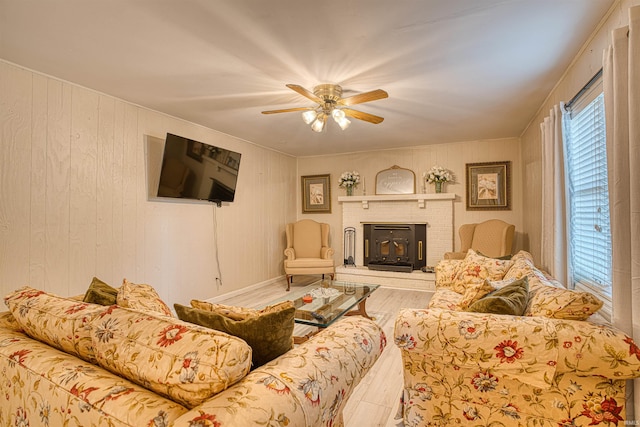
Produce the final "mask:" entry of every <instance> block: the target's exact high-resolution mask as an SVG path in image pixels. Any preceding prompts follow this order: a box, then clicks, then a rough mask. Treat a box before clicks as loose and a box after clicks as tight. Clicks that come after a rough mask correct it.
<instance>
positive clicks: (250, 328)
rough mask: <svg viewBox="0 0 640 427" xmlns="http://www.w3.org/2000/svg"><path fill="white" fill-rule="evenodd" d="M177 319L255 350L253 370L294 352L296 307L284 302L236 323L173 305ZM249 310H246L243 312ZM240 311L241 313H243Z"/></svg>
mask: <svg viewBox="0 0 640 427" xmlns="http://www.w3.org/2000/svg"><path fill="white" fill-rule="evenodd" d="M226 307H229V306H226ZM174 308H175V310H176V313H177V314H178V318H179V319H181V320H184V321H186V322H190V323H195V324H197V325H201V326H205V327H207V328H211V329H216V330H218V331H222V332H226V333H228V334H229V335H233V336H236V337H238V338H242V339H243V340H244V341H246V342H247V344H249V346H250V347H251V349H252V350H253V355H252V360H253V368H257V367H258V366H261V365H264V364H265V363H267V362H269V361H271V360H273V359H275V358H276V357H278V356H280V355H282V354H284V353H286V352H287V351H289V350H291V349H292V348H293V327H294V325H295V324H294V320H293V319H294V315H295V311H296V309H295V307H294V306H293V303H292V302H291V301H285V302H283V303H280V304H277V305H275V306H272V307H267V308H265V309H263V310H260V311H258V310H255V313H254V314H252V315H248V316H247V317H246V318H244V319H240V320H236V319H234V318H233V317H229V316H227V315H226V314H225V312H224V311H225V310H226V309H225V310H223V311H207V310H202V309H199V308H194V307H187V306H183V305H180V304H174ZM244 310H246V309H244ZM244 310H240V311H244Z"/></svg>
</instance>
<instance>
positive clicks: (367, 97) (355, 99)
mask: <svg viewBox="0 0 640 427" xmlns="http://www.w3.org/2000/svg"><path fill="white" fill-rule="evenodd" d="M388 96H389V94H388V93H387V92H385V91H384V90H382V89H376V90H372V91H371V92H365V93H359V94H357V95H353V96H350V97H348V98H342V99H341V100H339V101H338V104H340V105H355V104H362V103H363V102H370V101H376V100H378V99H384V98H387V97H388Z"/></svg>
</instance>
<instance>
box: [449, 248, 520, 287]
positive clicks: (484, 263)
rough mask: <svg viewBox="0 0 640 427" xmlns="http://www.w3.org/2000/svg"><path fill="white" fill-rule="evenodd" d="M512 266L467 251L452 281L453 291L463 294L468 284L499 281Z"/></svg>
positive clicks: (471, 250)
mask: <svg viewBox="0 0 640 427" xmlns="http://www.w3.org/2000/svg"><path fill="white" fill-rule="evenodd" d="M512 265H513V262H512V261H508V260H499V259H493V258H487V257H484V256H482V255H478V253H477V252H476V251H474V250H473V249H469V251H468V252H467V256H466V257H465V258H464V260H462V263H461V265H460V267H459V269H458V272H457V274H456V277H455V279H454V280H453V290H454V291H456V292H458V293H460V294H464V293H465V290H466V287H467V285H468V284H471V283H481V282H484V281H485V280H486V279H489V280H500V279H502V278H503V277H504V275H505V273H506V272H507V271H508V270H509V269H510V268H511V266H512Z"/></svg>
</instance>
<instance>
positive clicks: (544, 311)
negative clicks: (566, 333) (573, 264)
mask: <svg viewBox="0 0 640 427" xmlns="http://www.w3.org/2000/svg"><path fill="white" fill-rule="evenodd" d="M602 304H603V302H602V300H600V299H599V298H597V297H596V296H595V295H593V294H591V293H589V292H579V291H573V290H571V289H564V288H556V287H555V286H540V287H538V288H537V289H535V290H534V291H532V293H531V300H530V301H529V306H528V307H527V312H526V313H525V314H526V315H527V316H543V317H550V318H554V319H566V320H586V319H588V318H589V317H590V316H591V315H592V314H593V313H595V312H596V311H598V310H600V308H602Z"/></svg>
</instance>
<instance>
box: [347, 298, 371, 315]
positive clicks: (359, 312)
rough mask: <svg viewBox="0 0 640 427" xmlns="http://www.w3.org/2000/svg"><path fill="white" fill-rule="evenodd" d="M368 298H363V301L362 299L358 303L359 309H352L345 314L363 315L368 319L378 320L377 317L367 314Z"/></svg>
mask: <svg viewBox="0 0 640 427" xmlns="http://www.w3.org/2000/svg"><path fill="white" fill-rule="evenodd" d="M367 299H368V298H365V299H363V300H362V301H360V302H359V303H358V309H357V310H351V311H349V312H347V313H345V314H344V315H345V316H362V317H366V318H367V319H370V320H376V318H375V317H371V316H369V315H368V314H367V307H366V304H367Z"/></svg>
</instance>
